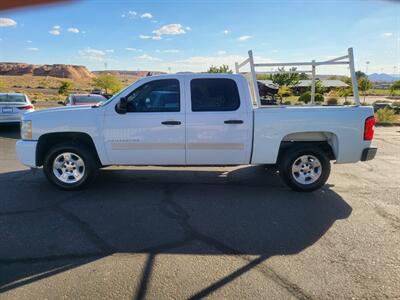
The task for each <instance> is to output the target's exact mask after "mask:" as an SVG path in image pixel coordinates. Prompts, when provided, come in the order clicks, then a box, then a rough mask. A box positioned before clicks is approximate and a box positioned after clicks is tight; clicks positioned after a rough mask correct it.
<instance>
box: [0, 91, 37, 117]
mask: <svg viewBox="0 0 400 300" xmlns="http://www.w3.org/2000/svg"><path fill="white" fill-rule="evenodd" d="M34 110H35V108H34V107H33V104H32V102H31V101H30V100H29V98H28V96H27V95H25V94H20V93H0V124H4V123H20V122H21V117H22V115H23V114H24V113H26V112H32V111H34Z"/></svg>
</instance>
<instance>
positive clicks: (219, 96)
mask: <svg viewBox="0 0 400 300" xmlns="http://www.w3.org/2000/svg"><path fill="white" fill-rule="evenodd" d="M190 90H191V97H192V111H233V110H237V109H238V108H239V106H240V98H239V91H238V88H237V85H236V82H235V81H234V80H232V79H225V78H202V79H193V80H192V81H191V82H190Z"/></svg>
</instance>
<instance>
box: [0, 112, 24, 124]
mask: <svg viewBox="0 0 400 300" xmlns="http://www.w3.org/2000/svg"><path fill="white" fill-rule="evenodd" d="M21 118H22V113H21V114H8V115H5V114H0V123H19V122H21Z"/></svg>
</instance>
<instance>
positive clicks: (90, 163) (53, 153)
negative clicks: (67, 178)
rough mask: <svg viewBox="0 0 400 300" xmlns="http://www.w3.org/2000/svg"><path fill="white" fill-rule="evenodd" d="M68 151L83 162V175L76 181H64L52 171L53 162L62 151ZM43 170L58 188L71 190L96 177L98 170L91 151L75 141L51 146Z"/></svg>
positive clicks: (86, 183) (85, 184)
mask: <svg viewBox="0 0 400 300" xmlns="http://www.w3.org/2000/svg"><path fill="white" fill-rule="evenodd" d="M65 152H70V153H73V154H76V155H77V156H79V157H80V158H81V159H82V160H83V162H84V172H83V176H82V177H81V178H80V179H79V180H78V181H76V182H73V183H65V182H63V181H61V180H60V179H58V178H57V177H56V175H55V174H54V172H53V162H54V160H55V159H56V158H57V157H58V156H59V155H60V154H62V153H65ZM43 171H44V174H45V175H46V177H47V179H48V180H49V181H50V183H52V184H54V185H55V186H57V187H58V188H60V189H63V190H67V191H72V190H79V189H81V188H83V187H85V186H87V185H88V184H90V183H91V182H93V180H94V179H95V177H96V174H97V171H98V164H97V162H96V160H95V158H94V155H93V153H92V152H91V151H90V150H89V149H87V147H85V146H84V145H79V144H75V143H62V144H58V145H55V146H53V147H52V148H50V149H49V151H47V153H46V155H45V158H44V162H43Z"/></svg>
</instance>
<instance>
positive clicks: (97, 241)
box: [54, 206, 116, 253]
mask: <svg viewBox="0 0 400 300" xmlns="http://www.w3.org/2000/svg"><path fill="white" fill-rule="evenodd" d="M54 211H55V212H57V213H59V214H60V215H62V216H63V217H64V218H65V219H67V220H68V221H70V222H72V223H73V224H75V225H77V226H78V228H79V229H80V230H81V231H82V232H84V233H85V234H86V236H87V237H88V238H89V239H90V240H91V242H92V243H93V244H94V245H96V246H97V247H98V248H99V249H101V251H102V252H104V253H113V252H116V249H115V248H114V247H113V246H111V245H110V244H108V243H107V242H106V241H105V240H103V239H102V238H101V237H100V236H99V235H98V234H97V233H96V231H95V230H94V229H92V228H91V227H90V225H89V224H88V223H86V222H85V221H83V220H82V219H80V218H79V217H78V216H76V215H75V214H73V213H72V212H70V211H68V210H66V209H63V208H61V207H59V206H58V207H56V208H54Z"/></svg>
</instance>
